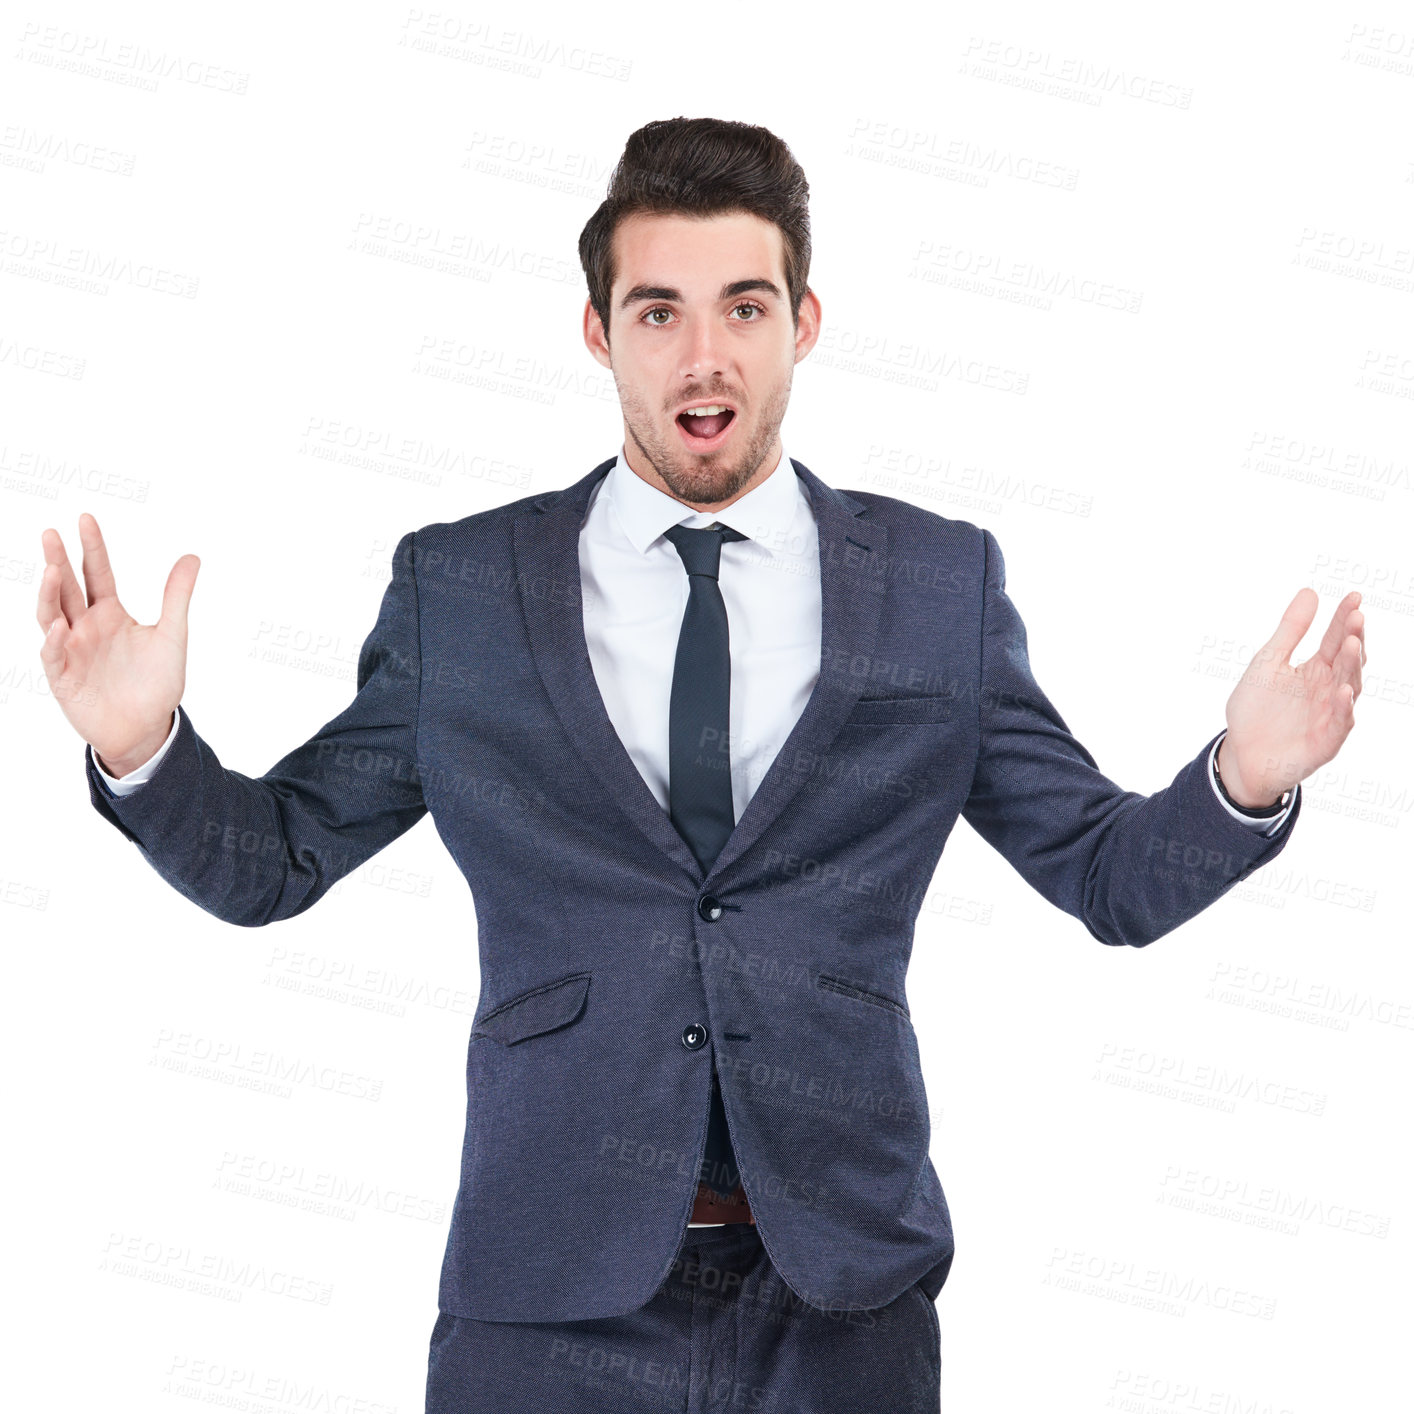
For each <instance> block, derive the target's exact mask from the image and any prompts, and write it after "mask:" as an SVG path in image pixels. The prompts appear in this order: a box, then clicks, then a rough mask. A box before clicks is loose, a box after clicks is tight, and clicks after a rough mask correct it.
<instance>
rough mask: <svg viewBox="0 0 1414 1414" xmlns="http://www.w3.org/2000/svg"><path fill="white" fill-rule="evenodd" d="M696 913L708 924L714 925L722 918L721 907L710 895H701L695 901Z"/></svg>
mask: <svg viewBox="0 0 1414 1414" xmlns="http://www.w3.org/2000/svg"><path fill="white" fill-rule="evenodd" d="M697 912H698V913H699V914H700V915H701V916H702V917H703V918H705V919H706V920H707V921H708V922H709V923H715V922H716V921H717V920H718V919H719V918H720V917H721V916H722V905H721V904H720V903H719V902H718V901H717V900H716V899H714V898H713V897H712V895H711V894H703V895H702V897H701V898H700V899H698V900H697Z"/></svg>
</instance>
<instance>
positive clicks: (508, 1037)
mask: <svg viewBox="0 0 1414 1414" xmlns="http://www.w3.org/2000/svg"><path fill="white" fill-rule="evenodd" d="M588 992H589V973H587V972H575V973H571V974H570V976H568V977H561V978H560V979H559V980H558V981H555V982H546V983H544V984H542V985H541V986H539V987H532V988H531V989H530V991H528V992H521V993H520V995H519V996H515V997H512V998H511V999H510V1000H509V1001H507V1002H502V1003H501V1005H500V1006H498V1007H496V1008H494V1009H493V1010H491V1011H488V1012H487V1013H486V1015H485V1016H483V1017H482V1018H481V1020H480V1021H478V1022H477V1023H476V1025H475V1026H474V1027H472V1031H471V1034H472V1035H473V1036H489V1037H490V1038H491V1039H492V1040H493V1041H499V1042H500V1043H501V1044H502V1045H503V1046H513V1045H515V1043H516V1042H517V1041H527V1040H529V1039H530V1037H532V1036H540V1035H543V1034H544V1033H545V1032H546V1031H554V1030H556V1029H558V1028H559V1027H561V1026H568V1025H569V1024H570V1022H572V1021H576V1020H578V1018H579V1014H580V1012H581V1011H583V1010H584V999H585V997H586V996H587V995H588Z"/></svg>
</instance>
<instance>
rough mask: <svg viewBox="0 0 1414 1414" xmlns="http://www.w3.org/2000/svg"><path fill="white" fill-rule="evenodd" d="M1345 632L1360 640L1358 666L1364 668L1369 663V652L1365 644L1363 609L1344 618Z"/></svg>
mask: <svg viewBox="0 0 1414 1414" xmlns="http://www.w3.org/2000/svg"><path fill="white" fill-rule="evenodd" d="M1345 631H1346V633H1347V634H1351V633H1353V634H1354V635H1355V637H1356V638H1358V639H1359V640H1360V666H1361V667H1364V666H1365V664H1366V663H1368V662H1369V661H1370V650H1369V647H1368V646H1367V644H1366V642H1365V613H1364V610H1363V609H1356V610H1354V611H1353V612H1352V613H1349V614H1347V615H1346V616H1345Z"/></svg>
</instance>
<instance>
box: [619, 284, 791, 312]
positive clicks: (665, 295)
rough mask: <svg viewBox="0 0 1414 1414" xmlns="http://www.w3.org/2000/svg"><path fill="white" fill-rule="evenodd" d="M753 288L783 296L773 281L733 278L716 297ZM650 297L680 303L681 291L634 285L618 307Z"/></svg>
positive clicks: (776, 296) (749, 290)
mask: <svg viewBox="0 0 1414 1414" xmlns="http://www.w3.org/2000/svg"><path fill="white" fill-rule="evenodd" d="M753 290H755V291H759V292H760V293H761V294H765V295H774V296H775V298H776V299H784V298H785V296H784V295H782V294H781V291H780V287H779V286H778V285H777V284H776V283H775V281H773V280H761V279H756V280H733V281H731V282H730V283H729V284H726V285H723V286H722V288H721V291H720V292H719V293H718V295H717V298H718V299H719V300H724V299H735V298H736V297H737V296H738V295H745V294H750V293H751V292H752V291H753ZM651 299H662V300H672V301H674V302H676V303H678V304H681V303H682V291H681V290H675V289H673V287H672V286H671V285H635V286H634V287H633V288H632V289H631V290H629V291H628V293H627V294H625V295H624V297H623V298H622V299H621V300H620V301H619V308H620V309H627V308H628V307H629V305H631V304H641V303H643V301H645V300H651Z"/></svg>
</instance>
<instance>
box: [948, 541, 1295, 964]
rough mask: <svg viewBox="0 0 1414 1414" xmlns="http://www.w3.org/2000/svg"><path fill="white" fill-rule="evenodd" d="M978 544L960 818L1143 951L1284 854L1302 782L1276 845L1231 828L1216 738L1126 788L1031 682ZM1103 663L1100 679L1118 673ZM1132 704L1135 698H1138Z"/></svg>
mask: <svg viewBox="0 0 1414 1414" xmlns="http://www.w3.org/2000/svg"><path fill="white" fill-rule="evenodd" d="M982 538H983V550H982V558H983V607H982V643H981V674H982V680H981V690H980V693H979V699H978V722H979V733H980V735H979V745H978V754H977V764H976V771H975V773H974V775H973V779H972V785H971V788H970V791H969V793H968V797H967V801H966V803H965V804H964V806H963V810H962V815H963V818H964V819H965V820H966V821H967V822H968V824H970V825H971V826H972V827H973V829H975V830H976V831H977V832H978V834H980V835H981V836H982V838H983V839H985V840H986V841H987V842H988V843H989V844H990V845H992V846H993V847H994V848H995V849H997V850H998V851H999V852H1000V853H1001V854H1002V855H1003V856H1004V857H1005V858H1006V859H1007V860H1008V861H1009V862H1010V863H1011V865H1012V866H1013V867H1014V868H1015V869H1016V870H1017V872H1018V873H1020V874H1021V876H1022V877H1023V878H1024V879H1025V880H1026V881H1027V883H1029V884H1030V885H1031V886H1032V887H1033V888H1034V889H1036V890H1037V891H1038V892H1039V893H1041V894H1042V895H1044V897H1046V898H1048V899H1049V900H1050V901H1051V902H1052V903H1053V904H1055V905H1056V907H1057V908H1061V909H1064V910H1065V912H1067V913H1069V914H1070V915H1071V916H1072V917H1075V918H1078V919H1079V920H1080V921H1081V922H1082V923H1084V925H1085V926H1086V928H1088V929H1089V931H1090V932H1091V934H1092V935H1093V936H1094V937H1096V938H1098V939H1099V941H1100V942H1102V943H1108V944H1111V945H1116V946H1117V945H1120V944H1128V945H1129V946H1131V947H1143V946H1144V945H1145V944H1146V943H1151V942H1153V941H1154V940H1155V939H1156V938H1161V937H1163V935H1164V934H1165V933H1167V932H1170V931H1171V930H1172V929H1174V928H1176V927H1178V925H1179V924H1180V923H1183V922H1185V921H1186V920H1187V919H1189V918H1192V917H1193V916H1194V915H1195V914H1197V913H1199V912H1201V911H1202V910H1203V909H1204V908H1206V907H1207V906H1208V905H1209V904H1210V903H1212V902H1213V901H1214V900H1215V899H1217V898H1220V897H1221V896H1222V895H1223V894H1224V893H1226V892H1227V891H1228V890H1229V889H1230V888H1231V887H1232V886H1233V885H1234V884H1235V883H1237V882H1238V881H1239V880H1242V879H1245V878H1247V876H1248V875H1249V874H1251V873H1252V872H1253V870H1255V869H1258V868H1260V867H1261V866H1262V865H1263V864H1266V863H1268V862H1269V861H1270V860H1272V859H1274V858H1276V856H1277V855H1278V854H1280V853H1281V851H1282V850H1283V849H1284V848H1285V847H1286V842H1287V840H1288V838H1289V837H1290V835H1291V831H1292V828H1293V827H1294V826H1295V823H1296V818H1297V816H1298V815H1299V814H1300V811H1301V802H1300V787H1299V786H1298V787H1297V789H1296V799H1295V801H1294V802H1293V808H1292V810H1291V812H1290V814H1289V815H1288V816H1287V818H1286V820H1285V822H1284V823H1283V824H1282V826H1281V828H1280V829H1279V830H1277V831H1275V832H1274V833H1273V834H1272V835H1271V836H1264V835H1263V834H1261V833H1259V832H1258V831H1256V830H1253V829H1251V828H1250V827H1249V826H1248V825H1247V824H1245V823H1243V822H1242V821H1239V820H1237V819H1235V818H1234V817H1233V816H1232V815H1231V814H1229V813H1228V812H1227V811H1226V810H1225V809H1224V808H1223V805H1222V802H1221V801H1220V800H1219V799H1218V798H1217V796H1216V795H1215V794H1214V792H1213V788H1212V785H1211V784H1210V782H1209V780H1208V752H1209V750H1210V749H1211V747H1212V745H1213V743H1214V742H1215V741H1216V740H1217V739H1218V736H1220V735H1221V733H1218V734H1217V735H1215V736H1213V737H1210V738H1209V739H1208V741H1207V742H1206V743H1205V744H1204V745H1203V747H1202V748H1201V749H1200V750H1199V751H1198V752H1197V753H1196V754H1195V755H1194V756H1193V758H1192V759H1191V760H1190V761H1189V762H1188V763H1187V764H1186V765H1185V766H1183V767H1182V768H1181V769H1180V771H1179V772H1178V774H1177V776H1175V777H1174V780H1173V783H1172V784H1171V785H1168V786H1165V787H1164V788H1163V789H1162V790H1159V791H1156V792H1155V793H1154V794H1153V795H1149V796H1144V795H1139V794H1137V793H1136V792H1134V791H1127V790H1123V789H1121V788H1120V787H1119V786H1118V785H1116V784H1115V783H1114V782H1113V781H1112V780H1110V779H1109V777H1108V776H1106V775H1104V774H1103V772H1101V771H1100V769H1099V767H1098V766H1096V764H1095V760H1094V758H1093V757H1092V756H1091V755H1090V753H1089V752H1088V751H1087V750H1086V749H1085V747H1084V746H1082V745H1081V744H1080V742H1078V741H1077V740H1076V739H1075V737H1073V736H1072V735H1071V733H1070V730H1069V728H1068V727H1067V726H1066V724H1065V722H1064V720H1063V719H1062V717H1061V715H1060V713H1059V712H1058V711H1057V710H1056V709H1055V707H1054V706H1053V705H1052V704H1051V702H1050V700H1049V699H1048V698H1047V697H1046V695H1045V693H1044V692H1042V691H1041V689H1040V687H1039V686H1038V685H1037V683H1036V680H1035V678H1034V677H1033V676H1032V673H1031V665H1030V661H1029V658H1028V656H1027V649H1026V628H1025V625H1024V624H1023V623H1022V621H1021V616H1020V614H1018V613H1017V610H1016V606H1015V605H1014V604H1013V603H1012V601H1011V599H1010V598H1009V597H1008V596H1007V593H1006V566H1005V563H1004V561H1003V559H1002V553H1001V549H1000V547H999V546H998V544H997V542H996V538H995V537H994V536H993V535H992V533H991V532H990V531H988V530H983V532H982ZM1106 664H1107V665H1108V666H1107V667H1106V666H1105V665H1103V664H1102V665H1101V666H1102V667H1103V668H1104V671H1103V672H1102V673H1101V674H1100V677H1099V680H1100V681H1102V682H1107V681H1110V680H1111V677H1110V669H1112V668H1113V667H1114V666H1115V665H1114V663H1113V661H1112V660H1110V659H1106ZM1121 681H1123V679H1122V678H1121ZM1134 695H1135V697H1136V699H1142V695H1143V689H1142V688H1141V687H1136V688H1135V689H1134ZM1136 710H1137V711H1139V712H1140V713H1142V710H1143V704H1142V700H1140V701H1139V702H1138V705H1137V708H1136Z"/></svg>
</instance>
